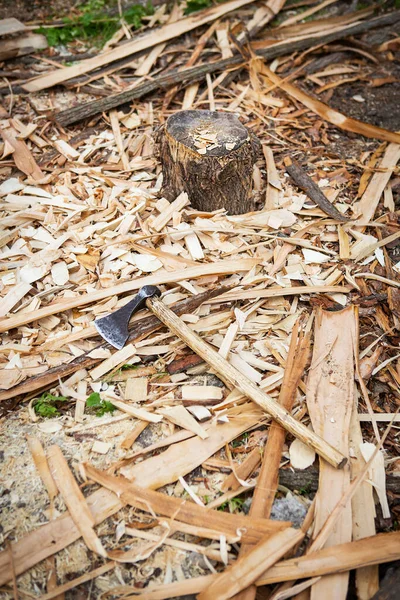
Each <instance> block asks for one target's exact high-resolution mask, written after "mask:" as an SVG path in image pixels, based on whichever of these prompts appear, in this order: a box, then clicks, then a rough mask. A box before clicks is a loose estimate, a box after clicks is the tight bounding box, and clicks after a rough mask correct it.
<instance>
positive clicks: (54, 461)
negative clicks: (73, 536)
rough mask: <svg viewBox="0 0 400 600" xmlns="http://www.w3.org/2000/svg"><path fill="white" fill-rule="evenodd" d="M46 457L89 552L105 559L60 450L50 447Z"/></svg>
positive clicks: (89, 516) (80, 494) (86, 509)
mask: <svg viewBox="0 0 400 600" xmlns="http://www.w3.org/2000/svg"><path fill="white" fill-rule="evenodd" d="M48 455H49V463H50V469H51V474H52V476H53V478H54V480H55V482H56V484H57V487H58V489H59V490H60V493H61V495H62V497H63V499H64V502H65V504H66V505H67V507H68V510H69V512H70V515H71V517H72V519H73V520H74V522H75V525H76V526H77V527H78V529H79V531H80V533H81V535H82V537H83V539H84V541H85V544H86V545H87V547H88V548H89V549H90V550H92V551H93V552H96V554H100V556H103V557H104V558H106V556H107V552H106V551H105V549H104V548H103V545H102V543H101V541H100V539H99V538H98V537H97V535H96V533H95V531H94V529H93V527H94V525H95V519H94V517H93V515H92V513H91V512H90V509H89V507H88V505H87V504H86V500H85V497H84V495H83V494H82V492H81V490H80V488H79V486H78V484H77V483H76V480H75V477H74V476H73V475H72V473H71V471H70V468H69V466H68V463H67V461H66V460H65V458H64V456H63V454H62V452H61V450H60V448H59V447H58V446H56V445H53V446H50V448H49V450H48Z"/></svg>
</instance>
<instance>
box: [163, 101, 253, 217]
mask: <svg viewBox="0 0 400 600" xmlns="http://www.w3.org/2000/svg"><path fill="white" fill-rule="evenodd" d="M159 141H160V156H161V161H162V165H163V175H164V190H163V192H164V195H165V197H166V198H167V199H170V200H172V199H173V198H176V196H177V195H178V194H180V193H181V192H182V191H185V192H187V194H188V196H189V199H190V202H191V204H192V206H193V207H194V208H196V209H198V210H202V211H206V212H212V211H214V210H218V209H221V208H225V209H226V210H227V211H228V213H229V214H234V215H236V214H242V213H245V212H250V211H251V210H253V203H252V199H251V182H252V169H253V164H254V162H255V158H256V147H257V146H256V142H255V138H253V137H252V136H251V134H250V133H249V132H248V130H247V129H246V128H245V127H244V126H243V125H242V124H241V123H240V121H239V119H238V118H237V117H236V115H233V114H230V113H219V112H216V111H208V110H182V111H180V112H177V113H175V114H174V115H172V116H171V117H170V118H169V119H168V121H167V123H166V125H165V127H163V129H162V130H161V131H160V135H159Z"/></svg>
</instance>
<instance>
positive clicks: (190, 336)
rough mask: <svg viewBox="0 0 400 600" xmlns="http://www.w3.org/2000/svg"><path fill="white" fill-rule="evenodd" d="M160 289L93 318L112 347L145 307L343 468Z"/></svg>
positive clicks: (332, 451)
mask: <svg viewBox="0 0 400 600" xmlns="http://www.w3.org/2000/svg"><path fill="white" fill-rule="evenodd" d="M160 296H161V291H160V290H159V289H158V288H157V287H155V286H153V285H146V286H144V287H143V288H141V289H140V290H139V293H138V294H137V295H136V296H135V297H134V298H133V299H132V300H131V301H130V302H128V303H127V304H126V305H125V306H123V307H122V308H120V309H119V310H117V311H115V312H114V313H111V314H110V315H107V316H106V317H102V318H100V319H96V320H95V322H94V324H95V327H96V329H97V331H98V332H99V333H100V335H101V336H102V337H103V338H104V339H105V340H107V342H109V343H110V344H111V345H112V346H114V347H115V348H118V349H121V348H122V347H123V346H124V344H125V342H126V340H127V339H128V324H129V320H130V318H131V316H132V315H133V313H134V312H136V311H138V310H140V309H141V308H143V307H144V306H147V308H148V309H149V310H151V311H152V312H153V313H154V314H155V315H156V317H158V319H160V321H161V322H162V323H164V325H166V327H168V328H169V329H170V330H171V331H172V332H173V333H174V334H175V335H177V336H178V337H179V338H180V339H181V340H182V341H184V342H185V344H187V345H188V346H189V348H191V349H192V350H193V351H194V352H196V354H198V355H199V356H201V358H202V359H203V360H204V361H205V362H206V363H208V364H209V365H210V366H211V368H212V369H213V371H214V372H215V373H216V374H217V375H218V376H219V377H220V378H221V379H222V381H224V383H226V384H227V385H228V387H230V388H235V389H237V390H239V391H240V392H241V393H242V394H243V395H244V396H247V398H250V399H251V400H253V402H255V403H256V404H258V406H260V407H261V408H262V409H263V410H264V411H265V412H266V413H268V414H269V415H270V416H271V417H272V418H273V419H274V420H275V421H276V422H277V423H279V425H281V427H283V428H284V429H286V431H288V432H289V433H291V434H292V435H294V436H295V437H297V438H298V439H299V440H301V441H302V442H303V443H304V444H307V445H308V446H311V447H312V448H314V450H315V451H316V452H317V453H318V454H319V455H320V456H321V457H322V458H324V459H325V460H326V461H327V462H329V463H330V464H331V465H332V466H333V467H336V468H339V469H340V468H342V467H343V466H344V465H345V464H346V462H347V458H346V457H345V456H343V454H341V453H340V452H339V451H338V450H336V448H334V447H333V446H331V445H330V444H328V442H326V441H325V440H324V439H323V438H321V437H320V436H319V435H317V434H316V433H314V432H313V431H311V430H310V429H308V428H307V427H306V426H305V425H303V424H302V423H300V422H299V421H296V419H295V418H294V417H292V415H291V414H290V413H289V412H288V411H287V410H286V409H285V408H283V407H282V406H281V405H280V404H278V402H276V401H275V400H274V399H273V398H271V397H270V396H268V394H266V393H265V392H263V391H262V390H261V388H260V387H259V386H257V385H256V384H255V383H253V382H252V381H251V380H250V379H248V378H247V377H246V376H245V375H242V373H240V372H239V371H238V370H237V369H235V367H233V366H232V365H231V364H230V363H229V362H228V361H227V360H226V359H225V358H223V357H222V356H221V355H220V354H218V352H216V351H215V350H214V349H213V348H212V347H211V346H210V345H209V344H207V342H205V341H204V340H202V339H201V337H200V336H198V335H197V334H196V333H195V332H194V331H192V330H191V329H190V327H188V326H187V325H186V323H184V322H183V321H182V319H180V318H179V317H178V316H177V315H176V314H175V313H173V312H172V310H171V309H169V308H168V307H167V306H166V305H165V304H164V302H162V300H161V299H160Z"/></svg>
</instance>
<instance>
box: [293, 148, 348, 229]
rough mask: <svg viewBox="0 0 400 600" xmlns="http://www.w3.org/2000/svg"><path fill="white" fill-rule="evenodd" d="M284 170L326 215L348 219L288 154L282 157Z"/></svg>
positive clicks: (342, 219)
mask: <svg viewBox="0 0 400 600" xmlns="http://www.w3.org/2000/svg"><path fill="white" fill-rule="evenodd" d="M283 162H284V164H285V167H286V171H287V172H288V173H289V175H290V177H291V178H292V179H293V181H294V182H295V184H296V185H297V187H299V188H300V189H301V190H302V191H303V192H305V193H306V194H307V196H308V197H309V198H310V199H311V200H312V201H313V202H315V204H317V205H318V206H319V207H320V208H321V209H322V210H323V211H324V212H325V213H326V214H327V215H329V216H330V217H332V218H333V219H336V220H337V221H348V220H349V219H348V217H345V216H344V215H342V213H341V212H339V211H338V209H337V208H335V206H334V205H333V204H332V203H331V202H329V200H328V198H327V197H326V196H325V195H324V194H323V193H322V191H321V189H320V188H319V187H318V186H317V184H316V183H314V181H313V180H312V179H311V177H310V176H309V175H307V173H306V172H305V171H304V170H303V169H302V168H301V167H300V165H299V163H297V162H296V161H292V160H291V159H290V158H289V156H286V157H285V158H284V161H283Z"/></svg>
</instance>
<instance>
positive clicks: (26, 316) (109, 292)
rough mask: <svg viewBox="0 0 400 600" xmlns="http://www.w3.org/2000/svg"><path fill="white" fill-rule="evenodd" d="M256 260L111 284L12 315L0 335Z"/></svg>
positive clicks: (226, 271)
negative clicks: (143, 289)
mask: <svg viewBox="0 0 400 600" xmlns="http://www.w3.org/2000/svg"><path fill="white" fill-rule="evenodd" d="M258 260H259V259H258V258H244V259H242V260H231V261H224V260H221V261H216V262H214V263H208V264H202V265H199V266H197V267H191V268H188V269H182V270H180V271H172V272H166V271H165V272H164V273H158V274H156V275H146V276H145V277H137V278H136V279H132V280H130V281H126V282H125V283H120V284H118V285H114V286H112V287H110V288H105V289H102V290H98V291H96V292H93V293H91V294H80V295H79V296H74V297H73V298H68V299H65V300H63V301H61V302H52V303H51V304H49V305H48V306H45V307H43V308H39V309H38V310H34V311H32V312H28V313H23V314H19V315H15V316H14V317H9V318H6V319H0V333H2V332H4V331H9V330H10V329H14V327H20V326H21V325H26V324H27V323H32V321H37V320H39V319H43V318H44V317H49V316H50V315H55V314H57V313H60V312H64V311H66V310H70V309H72V308H77V307H78V306H84V305H85V304H91V303H92V302H98V301H99V300H104V298H110V296H119V295H121V294H125V293H126V292H132V291H134V290H138V289H139V288H141V287H143V286H145V285H161V284H163V283H176V282H178V281H182V280H183V279H196V278H198V277H204V276H205V275H227V274H231V273H237V272H239V271H248V270H250V269H251V268H252V267H254V266H255V265H256V264H257V263H258Z"/></svg>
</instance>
